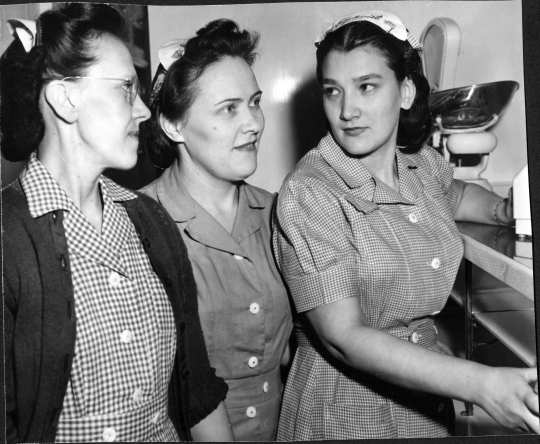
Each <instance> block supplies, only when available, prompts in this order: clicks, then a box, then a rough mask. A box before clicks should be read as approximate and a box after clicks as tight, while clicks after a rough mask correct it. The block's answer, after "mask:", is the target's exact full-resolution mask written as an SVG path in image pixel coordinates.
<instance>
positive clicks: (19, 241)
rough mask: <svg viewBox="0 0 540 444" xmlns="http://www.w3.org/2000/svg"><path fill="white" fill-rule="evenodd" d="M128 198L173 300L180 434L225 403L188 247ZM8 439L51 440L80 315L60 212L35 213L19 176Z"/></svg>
mask: <svg viewBox="0 0 540 444" xmlns="http://www.w3.org/2000/svg"><path fill="white" fill-rule="evenodd" d="M137 195H138V198H137V199H133V200H129V201H125V202H121V204H122V205H123V206H124V207H125V208H126V210H127V213H128V215H129V217H130V219H131V221H132V222H133V224H134V226H135V228H136V230H137V232H138V233H139V236H140V238H141V240H142V243H143V245H144V249H145V251H146V253H147V254H148V257H149V258H150V261H151V263H152V265H153V267H154V270H155V271H156V274H157V275H158V276H159V278H160V280H161V282H162V283H163V286H164V288H165V290H166V292H167V296H168V297H169V300H170V303H171V306H172V310H173V313H174V318H175V323H176V331H177V350H176V359H175V364H174V369H173V374H172V377H171V381H170V384H169V415H170V418H171V420H172V422H173V424H174V426H175V428H176V430H177V432H178V435H179V437H180V439H181V440H186V441H187V440H191V434H190V428H191V427H193V426H194V425H195V424H197V423H198V422H199V421H200V420H201V419H203V418H205V417H206V416H207V415H208V414H209V413H211V412H212V411H213V410H215V409H216V407H217V406H218V404H219V403H220V402H221V401H222V400H223V399H225V396H226V393H227V384H225V382H224V381H223V380H222V379H221V378H219V377H217V376H216V375H215V371H214V369H213V368H211V367H210V364H209V361H208V355H207V353H206V346H205V344H204V337H203V334H202V330H201V325H200V322H199V314H198V307H197V290H196V286H195V281H194V279H193V274H192V271H191V264H190V261H189V259H188V257H187V250H186V247H185V245H184V243H183V241H182V238H181V237H180V235H179V233H178V230H177V229H176V226H175V224H174V222H173V221H172V219H171V218H170V216H169V215H168V213H167V212H166V211H165V210H164V208H163V207H162V206H161V205H159V204H158V203H157V202H155V201H154V200H153V199H151V198H149V197H147V196H145V195H142V194H140V193H137ZM2 200H3V202H2V207H3V208H2V209H3V212H2V224H3V252H4V257H3V271H4V331H5V383H6V438H7V441H8V442H17V441H24V442H44V441H49V442H50V441H54V439H55V436H56V429H57V426H58V419H59V416H60V412H61V410H62V404H63V400H64V395H65V393H66V390H67V385H68V381H69V375H70V372H71V364H72V359H73V354H74V352H75V336H76V313H75V301H74V295H73V283H72V279H71V271H70V260H69V255H68V247H67V240H66V236H65V231H64V226H63V223H62V220H63V211H55V212H51V213H48V214H45V215H43V216H41V217H38V218H35V219H34V218H32V217H31V216H30V213H29V210H28V204H27V201H26V197H25V195H24V192H23V189H22V187H21V185H20V181H19V180H17V181H15V182H14V183H13V184H12V185H10V186H9V187H7V188H6V189H4V190H2Z"/></svg>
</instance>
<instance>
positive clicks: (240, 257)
mask: <svg viewBox="0 0 540 444" xmlns="http://www.w3.org/2000/svg"><path fill="white" fill-rule="evenodd" d="M234 258H235V259H236V260H237V261H241V260H242V259H244V258H243V257H242V256H239V255H237V254H235V255H234Z"/></svg>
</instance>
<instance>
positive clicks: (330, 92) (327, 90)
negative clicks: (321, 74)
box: [323, 86, 339, 96]
mask: <svg viewBox="0 0 540 444" xmlns="http://www.w3.org/2000/svg"><path fill="white" fill-rule="evenodd" d="M323 92H324V94H325V95H326V96H337V95H338V94H339V90H338V89H337V88H334V87H332V86H327V87H323Z"/></svg>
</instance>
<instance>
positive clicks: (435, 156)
mask: <svg viewBox="0 0 540 444" xmlns="http://www.w3.org/2000/svg"><path fill="white" fill-rule="evenodd" d="M405 155H406V156H407V158H408V159H410V160H412V161H413V162H414V163H416V164H417V166H418V167H420V168H423V169H427V170H428V171H429V172H430V173H438V172H439V171H440V170H441V169H444V168H445V166H446V165H448V162H447V161H446V159H445V158H444V157H443V156H442V154H440V153H439V152H438V151H437V150H436V149H435V148H433V147H432V146H429V145H427V144H425V145H424V146H423V147H422V148H420V149H419V150H418V151H416V152H415V153H412V154H405Z"/></svg>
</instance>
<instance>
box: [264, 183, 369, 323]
mask: <svg viewBox="0 0 540 444" xmlns="http://www.w3.org/2000/svg"><path fill="white" fill-rule="evenodd" d="M273 226H274V235H273V247H274V253H275V255H276V260H277V262H278V266H279V268H280V270H281V272H282V273H283V276H284V278H285V281H286V282H287V285H288V287H289V290H290V292H291V295H292V298H293V300H294V304H295V307H296V310H297V312H298V313H300V312H305V311H308V310H311V309H313V308H316V307H319V306H322V305H325V304H328V303H330V302H334V301H337V300H339V299H344V298H348V297H355V296H357V295H358V283H357V280H358V273H357V265H356V259H355V254H354V251H353V249H352V246H351V243H350V241H349V239H348V237H347V233H348V232H350V227H349V226H348V223H347V221H346V218H345V216H344V213H343V211H342V209H341V203H340V200H339V198H338V197H337V196H335V195H333V194H332V193H331V192H330V191H329V190H327V189H325V187H324V185H323V184H305V183H298V182H294V181H289V182H286V184H285V185H284V186H283V188H282V190H281V192H280V194H279V197H278V201H277V205H276V211H275V213H274V224H273Z"/></svg>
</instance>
